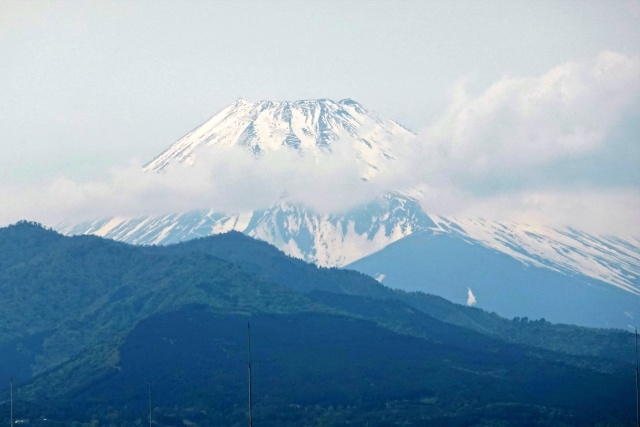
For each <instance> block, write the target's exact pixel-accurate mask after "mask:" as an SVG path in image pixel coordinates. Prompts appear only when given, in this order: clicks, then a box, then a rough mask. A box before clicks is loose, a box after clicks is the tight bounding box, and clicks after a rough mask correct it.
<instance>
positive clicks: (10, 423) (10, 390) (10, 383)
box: [9, 378, 13, 427]
mask: <svg viewBox="0 0 640 427" xmlns="http://www.w3.org/2000/svg"><path fill="white" fill-rule="evenodd" d="M9 394H10V395H11V418H10V420H9V425H10V426H11V427H13V378H10V379H9Z"/></svg>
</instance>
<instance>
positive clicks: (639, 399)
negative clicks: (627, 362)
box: [635, 328, 640, 427]
mask: <svg viewBox="0 0 640 427" xmlns="http://www.w3.org/2000/svg"><path fill="white" fill-rule="evenodd" d="M635 331H636V422H637V423H638V427H640V393H638V328H635Z"/></svg>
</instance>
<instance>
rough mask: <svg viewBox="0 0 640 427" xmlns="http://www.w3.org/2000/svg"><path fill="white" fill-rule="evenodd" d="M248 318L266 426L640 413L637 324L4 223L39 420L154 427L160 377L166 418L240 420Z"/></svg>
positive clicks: (12, 297)
mask: <svg viewBox="0 0 640 427" xmlns="http://www.w3.org/2000/svg"><path fill="white" fill-rule="evenodd" d="M249 321H250V322H251V328H252V331H253V337H254V343H253V348H254V355H253V357H254V363H253V367H254V372H255V380H254V381H255V384H254V386H255V388H254V390H255V396H254V401H255V415H254V417H255V419H256V420H260V422H259V424H260V425H273V426H276V425H278V426H286V425H292V426H293V425H336V424H343V423H366V421H367V420H369V421H370V425H425V424H426V425H473V424H474V423H475V424H482V425H583V424H584V423H585V422H586V421H591V420H600V421H601V422H603V423H609V424H610V425H625V423H630V422H631V421H630V420H632V415H633V414H634V412H633V411H634V408H635V406H634V399H633V387H634V382H633V380H634V379H633V369H632V368H633V365H632V361H633V337H632V335H631V334H629V333H627V332H624V331H613V330H596V329H588V328H578V327H573V326H568V325H553V324H550V323H549V322H545V321H542V320H535V321H534V320H529V319H512V320H510V319H502V318H499V317H498V316H496V315H494V314H490V313H486V312H483V311H481V310H478V309H474V308H469V307H463V306H458V305H455V304H451V303H449V302H447V301H445V300H443V299H442V298H438V297H434V296H430V295H427V294H422V293H405V292H400V291H394V290H391V289H388V288H385V287H384V286H382V285H381V284H379V283H378V282H377V281H375V280H373V279H371V278H369V277H367V276H364V275H362V274H360V273H356V272H352V271H344V270H338V269H325V268H318V267H316V266H313V265H310V264H306V263H304V262H302V261H300V260H296V259H292V258H289V257H287V256H285V255H283V254H282V253H281V252H279V251H278V250H276V249H275V248H274V247H272V246H270V245H268V244H266V243H264V242H259V241H256V240H253V239H251V238H248V237H246V236H244V235H242V234H240V233H229V234H225V235H219V236H212V237H207V238H203V239H198V240H193V241H190V242H186V243H181V244H178V245H173V246H167V247H155V246H149V247H136V246H130V245H126V244H123V243H118V242H114V241H109V240H105V239H101V238H98V237H93V236H77V237H63V236H61V235H59V234H57V233H56V232H54V231H51V230H47V229H44V228H43V227H41V226H39V225H37V224H34V223H28V222H21V223H18V224H16V225H13V226H10V227H6V228H2V229H0V360H2V364H0V381H4V382H5V383H8V380H9V378H10V377H12V378H14V381H15V384H16V387H17V392H16V398H17V401H16V411H17V413H21V414H22V415H21V416H19V418H29V419H30V420H31V421H30V423H31V424H32V425H65V426H68V425H72V423H73V422H76V423H77V424H76V425H84V424H86V425H89V423H90V422H92V419H95V420H96V421H97V422H99V423H101V424H100V425H114V426H129V425H138V424H140V423H141V420H144V419H145V416H146V415H145V408H146V407H147V406H146V405H147V402H146V399H147V389H146V387H147V382H148V381H151V382H152V387H153V396H154V409H153V417H154V425H201V426H207V425H242V424H244V423H245V420H246V411H245V409H246V386H247V384H246V357H247V353H246V350H247V349H246V332H247V330H246V326H247V322H249ZM5 394H7V396H3V395H1V394H0V411H1V413H2V414H3V415H0V418H7V420H6V422H8V417H7V416H6V415H5V414H8V411H6V410H5V409H7V405H8V402H7V401H6V400H5V398H8V392H7V393H5ZM3 401H4V402H3ZM44 418H47V419H48V421H43V419H44ZM257 424H258V423H257Z"/></svg>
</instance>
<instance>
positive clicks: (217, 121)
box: [145, 99, 414, 179]
mask: <svg viewBox="0 0 640 427" xmlns="http://www.w3.org/2000/svg"><path fill="white" fill-rule="evenodd" d="M413 136H414V134H413V133H412V132H411V131H409V130H407V129H406V128H404V127H403V126H401V125H399V124H398V123H396V122H394V121H392V120H388V119H385V118H382V117H380V116H379V115H378V114H376V113H374V112H372V111H369V110H366V109H365V108H364V107H362V105H360V104H359V103H358V102H356V101H354V100H352V99H343V100H341V101H338V102H336V101H332V100H330V99H315V100H301V101H279V102H273V101H260V102H257V103H251V102H248V101H245V100H243V99H238V100H237V101H236V102H234V103H233V104H231V105H229V106H228V107H226V108H224V109H223V110H222V111H220V112H219V113H217V114H216V115H214V116H213V117H211V118H210V119H209V120H207V121H206V122H205V123H203V124H202V125H200V126H199V127H197V128H196V129H194V130H193V131H191V132H189V133H188V134H187V135H185V136H184V137H182V138H181V139H180V140H178V141H177V142H176V143H175V144H173V145H172V146H171V147H169V148H168V149H167V150H166V151H164V152H163V153H162V154H160V155H159V156H158V157H156V158H155V159H154V160H152V161H151V162H150V163H148V164H147V165H146V166H145V170H146V171H156V172H157V171H161V170H163V169H165V168H166V167H169V166H170V165H171V164H172V163H174V162H183V163H187V164H189V163H192V162H194V161H195V160H196V157H197V155H196V153H195V150H196V149H197V148H200V147H203V146H209V147H230V146H241V147H245V148H246V149H247V150H249V151H251V152H252V153H253V154H254V155H256V156H259V155H260V154H261V153H262V152H264V151H277V150H281V149H287V148H288V149H293V150H297V151H299V152H300V154H301V155H304V156H307V155H309V156H312V157H313V158H315V159H319V158H320V156H321V155H322V154H327V153H330V152H332V151H335V150H336V149H337V148H338V146H337V144H340V145H341V147H340V148H342V149H345V150H350V151H353V154H354V157H355V160H356V161H357V162H358V165H359V167H360V172H361V174H362V177H363V178H365V179H369V178H372V177H373V176H375V175H376V174H377V173H378V172H379V171H382V170H384V169H385V166H386V165H387V164H388V163H389V162H390V161H392V160H393V159H394V157H395V155H394V152H396V146H397V145H398V144H401V143H403V142H407V141H409V140H411V139H412V137H413ZM343 144H344V145H343Z"/></svg>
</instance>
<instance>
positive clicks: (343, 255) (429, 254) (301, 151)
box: [58, 99, 640, 328]
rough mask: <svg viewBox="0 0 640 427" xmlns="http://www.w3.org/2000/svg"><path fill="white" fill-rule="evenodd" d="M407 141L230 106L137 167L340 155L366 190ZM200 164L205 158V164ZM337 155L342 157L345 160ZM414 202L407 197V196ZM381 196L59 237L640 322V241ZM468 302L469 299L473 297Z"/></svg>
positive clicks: (370, 126)
mask: <svg viewBox="0 0 640 427" xmlns="http://www.w3.org/2000/svg"><path fill="white" fill-rule="evenodd" d="M414 143H416V138H415V134H414V133H413V132H411V131H410V130H408V129H406V128H404V127H403V126H401V125H399V124H398V123H396V122H394V121H392V120H388V119H385V118H383V117H380V116H379V115H378V114H376V113H374V112H372V111H369V110H367V109H365V108H364V107H363V106H361V105H360V104H358V103H357V102H356V101H353V100H351V99H345V100H341V101H338V102H335V101H331V100H328V99H320V100H303V101H294V102H286V101H283V102H271V101H261V102H257V103H251V102H247V101H244V100H241V99H240V100H237V101H236V102H235V103H233V104H231V105H230V106H228V107H226V108H224V109H223V110H222V111H220V112H219V113H218V114H216V115H214V116H213V117H212V118H210V119H209V120H207V121H206V122H205V123H204V124H202V125H201V126H199V127H198V128H196V129H194V130H193V131H191V132H189V133H188V134H187V135H185V136H184V137H183V138H181V139H180V140H178V141H177V142H176V143H175V144H173V145H171V146H170V147H169V148H168V149H167V150H166V151H164V152H163V153H161V154H160V155H159V156H157V157H156V158H155V159H153V160H152V161H151V162H149V163H148V164H147V165H145V167H144V169H145V171H146V172H147V173H159V174H163V173H165V172H167V171H168V170H170V169H171V168H174V167H179V165H182V166H188V165H193V164H195V163H197V162H198V161H201V160H202V159H206V158H207V156H208V155H210V154H212V155H216V153H217V151H216V150H219V149H223V148H225V147H227V148H228V147H241V148H243V149H245V150H247V151H248V152H249V153H251V154H252V155H253V156H254V157H255V158H256V160H257V161H260V158H261V156H263V155H264V154H265V153H271V154H274V155H278V153H287V154H291V153H294V154H295V155H296V156H299V157H301V158H311V159H313V160H314V161H315V162H317V163H318V164H324V163H322V162H331V161H332V159H333V158H334V155H335V153H336V152H337V151H342V152H344V151H345V150H346V152H347V153H348V155H350V156H351V158H352V161H353V162H354V166H355V167H357V169H358V172H359V174H360V177H361V179H362V180H363V181H364V182H368V181H371V180H375V179H376V178H377V177H379V176H383V175H384V174H386V173H390V172H395V173H397V172H398V171H397V168H398V167H400V166H398V164H399V162H396V159H397V158H398V157H399V156H401V155H402V153H406V151H405V150H407V149H410V148H411V146H412V144H414ZM201 153H207V155H203V154H201ZM343 154H344V153H343ZM414 193H415V192H414ZM414 193H409V192H407V191H393V192H388V193H386V194H385V195H383V196H380V197H378V198H376V199H375V200H372V201H370V202H368V203H366V204H363V205H361V206H357V207H355V208H352V209H348V210H345V211H342V212H332V213H320V212H316V211H315V210H313V209H311V208H309V207H307V206H304V205H302V204H301V203H298V202H296V201H295V200H287V199H286V198H285V199H284V200H280V201H277V202H276V203H274V204H273V206H270V207H268V208H260V209H255V210H247V211H243V212H221V211H220V209H216V208H215V207H203V209H200V210H195V211H190V212H176V213H172V214H165V215H147V216H139V217H113V218H103V219H99V220H96V221H88V222H83V223H80V224H64V225H60V226H59V227H58V229H59V231H61V232H62V233H64V234H68V235H76V234H95V235H98V236H102V237H107V238H111V239H115V240H120V241H124V242H128V243H132V244H143V245H149V244H161V245H165V244H172V243H177V242H180V241H184V240H189V239H194V238H198V237H204V236H208V235H211V234H217V233H224V232H228V231H231V230H236V231H240V232H242V233H245V234H247V235H249V236H252V237H255V238H258V239H261V240H265V241H267V242H269V243H271V244H273V245H275V246H276V247H277V248H279V249H280V250H282V251H283V252H285V253H286V254H288V255H290V256H293V257H296V258H301V259H304V260H306V261H308V262H312V263H315V264H317V265H319V266H324V267H344V266H348V267H349V268H353V269H357V270H360V271H362V272H364V273H366V274H370V275H372V276H374V277H376V278H377V279H378V280H380V281H382V283H384V284H387V285H389V286H392V287H396V288H402V289H406V290H420V291H424V292H427V293H434V294H439V295H441V296H445V297H447V298H449V299H451V300H453V301H454V302H458V303H465V302H469V303H470V304H471V303H472V302H473V300H472V299H470V298H469V296H470V295H474V297H477V302H476V303H477V306H478V307H480V308H484V309H487V310H490V311H495V312H497V313H498V314H501V315H508V316H516V315H517V316H529V317H545V318H546V319H547V320H551V321H559V322H566V323H575V324H581V325H588V326H611V327H622V328H626V327H627V326H629V325H632V324H635V323H637V319H638V318H639V317H640V279H639V277H640V241H638V240H637V239H634V238H630V237H611V236H595V235H591V234H588V233H584V232H581V231H578V230H574V229H554V228H549V227H534V226H531V225H526V224H517V223H507V222H496V221H490V220H485V219H456V218H445V217H442V216H439V215H435V214H432V213H428V212H426V211H425V210H424V208H423V206H422V205H421V203H420V200H419V197H414V196H415V194H414ZM474 292H475V294H474Z"/></svg>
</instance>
